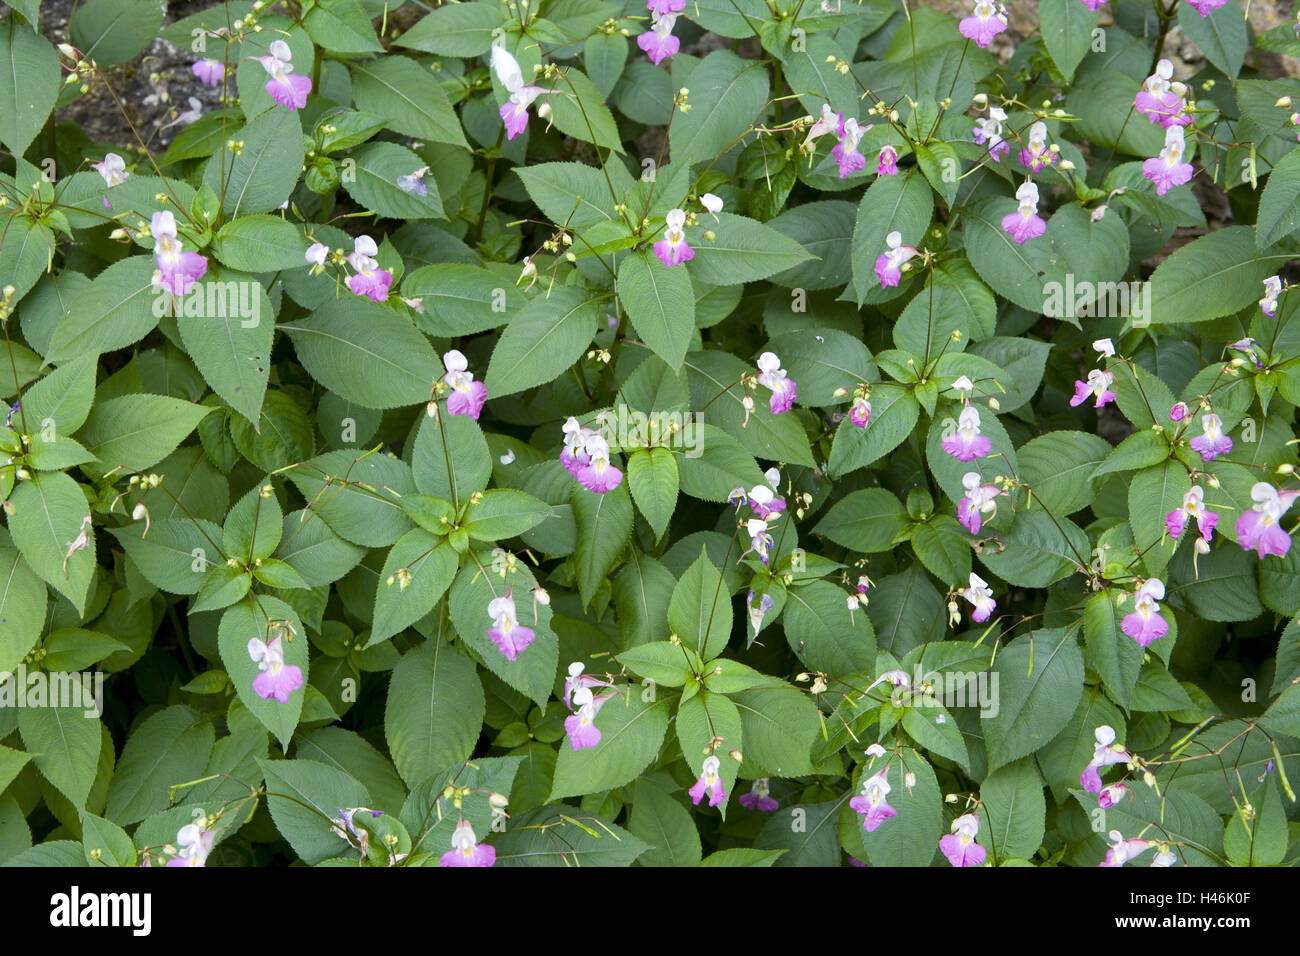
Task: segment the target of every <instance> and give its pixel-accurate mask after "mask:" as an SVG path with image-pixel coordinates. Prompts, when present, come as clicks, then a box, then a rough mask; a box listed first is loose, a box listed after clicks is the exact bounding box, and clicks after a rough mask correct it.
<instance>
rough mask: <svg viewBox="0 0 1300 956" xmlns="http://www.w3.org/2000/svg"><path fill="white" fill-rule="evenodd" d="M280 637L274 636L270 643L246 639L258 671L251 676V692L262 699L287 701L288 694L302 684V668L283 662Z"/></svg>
mask: <svg viewBox="0 0 1300 956" xmlns="http://www.w3.org/2000/svg"><path fill="white" fill-rule="evenodd" d="M280 642H281V639H280V638H279V637H274V638H272V639H271V641H270V643H266V642H264V641H260V640H258V639H257V638H256V637H254V638H250V639H249V641H248V656H249V657H251V658H252V659H253V660H254V661H256V662H257V669H258V671H259V672H260V673H259V674H258V675H257V676H256V677H254V678H253V693H255V694H257V696H258V697H260V698H262V699H263V700H272V699H274V700H277V701H279V702H280V703H281V704H286V703H288V702H289V695H290V694H292V693H293V692H294V691H296V690H297V689H298V688H299V687H301V686H302V668H301V667H297V666H295V665H293V664H286V663H285V662H284V650H283V648H282V646H281V643H280Z"/></svg>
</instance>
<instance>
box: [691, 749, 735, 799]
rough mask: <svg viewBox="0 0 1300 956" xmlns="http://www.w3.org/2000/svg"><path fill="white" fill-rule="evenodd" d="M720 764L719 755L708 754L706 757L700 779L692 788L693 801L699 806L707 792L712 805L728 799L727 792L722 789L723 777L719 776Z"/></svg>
mask: <svg viewBox="0 0 1300 956" xmlns="http://www.w3.org/2000/svg"><path fill="white" fill-rule="evenodd" d="M719 766H720V764H719V762H718V758H717V757H714V756H708V757H705V758H704V765H703V769H702V772H701V773H700V779H699V780H696V781H695V786H693V787H691V789H690V795H691V802H692V803H694V804H695V805H696V806H697V807H698V806H699V805H700V801H701V800H703V799H704V794H706V793H707V794H708V795H709V806H711V807H716V806H717V805H718V804H720V803H722V802H723V801H724V800H726V799H727V794H726V792H725V791H723V789H722V778H721V777H719V776H718V767H719Z"/></svg>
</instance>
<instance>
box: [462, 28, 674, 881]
mask: <svg viewBox="0 0 1300 956" xmlns="http://www.w3.org/2000/svg"><path fill="white" fill-rule="evenodd" d="M466 6H468V4H466ZM443 9H447V8H445V7H444V8H443ZM493 845H494V846H495V847H496V849H497V862H496V865H497V866H631V865H632V862H633V861H634V860H636V858H637V857H639V856H640V855H641V854H642V853H644V852H645V851H646V850H647V849H649V847H648V846H647V845H646V844H645V843H644V842H643V841H641V840H638V839H637V838H636V837H634V836H633V835H632V834H630V833H628V832H627V831H626V830H624V829H622V828H621V827H616V826H613V825H612V824H610V823H607V822H605V821H604V820H602V819H601V818H600V817H598V816H596V815H594V814H592V813H575V812H574V811H573V808H572V807H569V806H566V805H564V804H557V805H555V806H546V807H539V808H538V809H536V810H529V811H527V812H525V813H521V814H519V815H517V816H514V817H512V818H511V825H510V829H509V830H507V831H506V832H505V833H503V834H501V836H500V837H498V838H496V839H494V840H493Z"/></svg>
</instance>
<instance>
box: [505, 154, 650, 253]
mask: <svg viewBox="0 0 1300 956" xmlns="http://www.w3.org/2000/svg"><path fill="white" fill-rule="evenodd" d="M514 173H515V175H516V176H518V177H519V178H520V179H521V180H523V183H524V188H525V189H526V190H528V196H529V198H530V199H532V201H533V202H535V203H536V204H537V207H538V208H539V209H541V211H542V212H544V213H545V214H546V215H547V216H548V217H549V218H550V220H551V221H552V222H554V223H556V224H559V225H568V226H569V227H570V228H573V229H579V230H583V229H585V228H586V227H588V226H591V225H594V224H596V223H601V222H609V223H619V224H621V223H622V219H620V218H619V216H618V214H617V213H616V212H615V211H614V195H613V194H612V193H611V190H610V184H611V183H612V182H614V181H616V180H617V181H618V186H615V187H614V189H615V190H617V189H619V188H620V187H621V188H622V189H623V190H624V191H626V190H630V189H631V188H632V182H631V177H630V176H629V175H628V174H627V173H626V172H623V171H622V170H620V169H619V168H618V167H617V166H612V167H611V170H610V179H606V178H605V175H604V173H602V172H601V171H600V170H599V169H597V168H596V167H595V166H587V165H584V164H583V163H539V164H538V165H536V166H526V167H524V166H517V167H515V170H514ZM625 231H626V230H625ZM574 251H575V252H577V251H579V250H578V248H577V247H574Z"/></svg>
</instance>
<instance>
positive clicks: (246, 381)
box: [176, 216, 301, 425]
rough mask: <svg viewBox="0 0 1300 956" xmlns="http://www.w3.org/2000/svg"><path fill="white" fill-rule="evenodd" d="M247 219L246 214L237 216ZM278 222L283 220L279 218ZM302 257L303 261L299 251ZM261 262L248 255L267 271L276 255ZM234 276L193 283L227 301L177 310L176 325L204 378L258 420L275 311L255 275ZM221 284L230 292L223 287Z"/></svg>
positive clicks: (247, 415) (230, 402)
mask: <svg viewBox="0 0 1300 956" xmlns="http://www.w3.org/2000/svg"><path fill="white" fill-rule="evenodd" d="M248 218H249V219H252V218H257V217H252V216H250V217H248ZM267 218H274V217H267ZM247 221H248V219H242V220H237V222H247ZM275 221H276V222H280V220H279V219H276V220H275ZM234 224H235V223H231V225H234ZM286 225H287V224H286ZM222 231H223V232H224V231H225V230H224V229H223V230H222ZM290 231H291V232H293V233H294V236H295V239H294V240H293V244H294V247H295V248H296V247H297V246H299V245H301V243H300V241H299V240H298V239H297V238H296V237H297V230H296V229H294V228H293V227H290ZM263 255H265V254H264V253H263ZM298 260H299V261H301V256H299V257H298ZM263 261H264V262H266V263H267V265H266V266H259V265H258V264H257V262H256V260H249V267H250V268H255V269H257V271H262V272H265V271H268V270H269V268H270V267H271V266H270V263H271V262H274V258H273V256H271V255H266V258H265V259H264V260H263ZM295 264H296V263H295ZM234 275H235V274H234V273H223V274H222V278H220V279H218V278H216V277H213V279H212V280H210V281H207V282H204V283H202V284H201V285H198V286H196V287H195V288H197V289H202V290H205V291H206V292H207V294H208V297H209V299H208V300H209V301H210V302H211V301H213V297H214V296H215V297H216V298H215V301H216V302H221V303H223V305H222V307H221V308H218V309H211V310H205V312H204V314H202V315H192V314H190V311H189V310H188V309H186V310H184V311H183V312H179V313H178V314H177V316H176V327H177V328H178V329H179V330H180V335H181V341H182V342H183V343H184V344H185V350H186V351H187V352H188V353H189V354H190V357H191V358H192V359H193V360H194V364H195V366H196V367H197V368H198V370H199V371H200V372H201V373H202V374H203V379H204V381H206V382H207V383H208V385H209V386H210V387H211V388H212V390H213V391H214V392H216V393H217V394H218V395H220V396H221V397H222V398H223V399H225V401H226V403H227V404H228V405H230V407H231V408H233V409H234V410H235V411H237V412H239V414H241V415H243V416H244V417H245V418H246V419H248V421H249V422H250V423H253V424H254V425H256V424H257V423H258V422H259V417H260V415H261V412H262V400H263V398H264V397H265V395H266V383H267V380H268V379H269V377H270V374H271V344H272V342H273V341H274V339H275V315H274V312H273V311H272V308H271V300H270V299H268V298H267V295H266V292H265V290H263V288H262V287H261V285H260V284H258V283H257V282H256V281H255V280H254V279H253V278H252V277H251V276H244V277H243V278H240V279H237V280H236V279H234V278H233V276H234ZM223 287H224V288H225V289H228V290H229V291H228V292H223V291H222V290H223ZM236 289H238V292H237V293H236V292H235V290H236ZM192 294H197V293H192ZM245 296H247V305H249V306H251V309H250V310H249V312H245V311H244V308H243V306H244V305H245V302H244V298H245ZM232 302H238V303H240V308H231V307H229V303H232Z"/></svg>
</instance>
